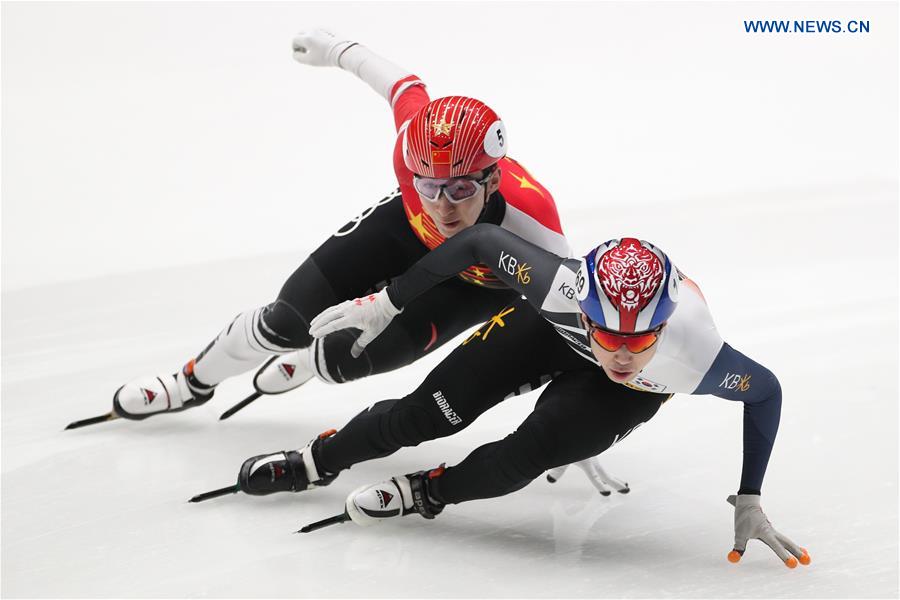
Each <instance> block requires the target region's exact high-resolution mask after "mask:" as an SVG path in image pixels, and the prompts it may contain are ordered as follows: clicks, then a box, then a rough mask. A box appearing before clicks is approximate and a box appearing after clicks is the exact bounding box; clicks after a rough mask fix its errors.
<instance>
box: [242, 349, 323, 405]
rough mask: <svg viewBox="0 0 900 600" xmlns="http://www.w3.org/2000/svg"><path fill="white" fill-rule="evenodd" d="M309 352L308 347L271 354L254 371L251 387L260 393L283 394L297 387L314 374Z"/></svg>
mask: <svg viewBox="0 0 900 600" xmlns="http://www.w3.org/2000/svg"><path fill="white" fill-rule="evenodd" d="M311 354H312V352H311V347H310V348H301V349H300V350H294V351H293V352H288V353H287V354H279V355H278V356H273V357H272V358H270V359H269V360H267V361H266V362H265V363H264V364H263V366H261V367H260V368H259V371H257V372H256V375H255V376H254V377H253V387H255V388H256V391H257V392H259V393H260V394H283V393H285V392H289V391H291V390H293V389H297V388H298V387H300V386H301V385H303V384H304V383H306V382H307V381H309V380H310V379H312V377H313V375H314V373H313V369H312V365H311V364H310V356H311Z"/></svg>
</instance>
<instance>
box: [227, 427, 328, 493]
mask: <svg viewBox="0 0 900 600" xmlns="http://www.w3.org/2000/svg"><path fill="white" fill-rule="evenodd" d="M335 433H337V431H336V430H334V429H330V430H328V431H326V432H325V433H323V434H321V435H320V436H319V437H317V438H316V439H314V440H313V441H311V442H310V443H309V444H307V445H306V447H304V448H301V449H300V450H283V451H281V452H273V453H270V454H260V455H259V456H254V457H252V458H248V459H247V460H245V461H244V464H243V465H241V471H240V473H239V474H238V486H239V487H240V489H241V491H242V492H244V493H246V494H250V495H253V496H266V495H268V494H274V493H275V492H302V491H304V490H311V489H313V488H317V487H322V486H326V485H328V484H330V483H331V482H332V481H334V480H335V478H336V477H337V473H327V472H325V471H323V470H321V469H319V468H318V467H316V461H315V458H314V455H315V454H318V447H319V444H321V443H322V440H324V439H325V438H327V437H330V436H332V435H334V434H335Z"/></svg>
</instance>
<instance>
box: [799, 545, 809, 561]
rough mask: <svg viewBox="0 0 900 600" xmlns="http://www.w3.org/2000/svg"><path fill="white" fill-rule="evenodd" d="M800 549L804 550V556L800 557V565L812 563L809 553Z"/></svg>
mask: <svg viewBox="0 0 900 600" xmlns="http://www.w3.org/2000/svg"><path fill="white" fill-rule="evenodd" d="M800 549H801V550H803V556H801V557H800V564H801V565H808V564H809V563H810V562H811V561H810V558H809V553H808V552H807V551H806V548H800Z"/></svg>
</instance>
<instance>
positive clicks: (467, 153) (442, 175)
mask: <svg viewBox="0 0 900 600" xmlns="http://www.w3.org/2000/svg"><path fill="white" fill-rule="evenodd" d="M506 145H507V140H506V128H505V127H504V126H503V121H501V120H500V117H498V116H497V113H495V112H494V111H493V110H492V109H491V108H490V107H489V106H488V105H487V104H485V103H484V102H482V101H480V100H476V99H474V98H466V97H465V96H447V97H446V98H438V99H437V100H432V101H431V102H429V103H428V104H426V105H425V106H423V107H422V108H421V109H420V110H419V112H418V113H416V115H415V116H414V117H413V118H412V120H411V121H410V123H409V126H408V127H407V128H406V129H405V130H404V132H403V160H404V161H405V162H406V167H407V168H408V169H409V170H410V171H412V172H413V173H415V174H416V175H419V176H421V177H433V178H435V179H447V178H449V177H459V176H461V175H468V174H469V173H475V172H477V171H481V170H482V169H486V168H487V167H490V166H491V165H493V164H496V163H497V161H498V160H500V159H501V158H503V157H504V156H505V155H506Z"/></svg>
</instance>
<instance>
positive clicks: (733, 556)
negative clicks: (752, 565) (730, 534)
mask: <svg viewBox="0 0 900 600" xmlns="http://www.w3.org/2000/svg"><path fill="white" fill-rule="evenodd" d="M739 560H741V553H740V552H738V551H737V550H732V551H731V552H729V553H728V562H733V563H736V562H738V561H739Z"/></svg>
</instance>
